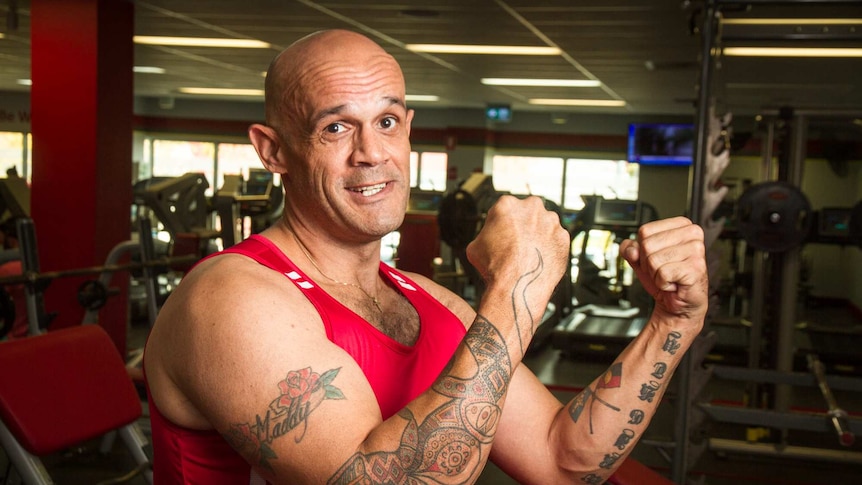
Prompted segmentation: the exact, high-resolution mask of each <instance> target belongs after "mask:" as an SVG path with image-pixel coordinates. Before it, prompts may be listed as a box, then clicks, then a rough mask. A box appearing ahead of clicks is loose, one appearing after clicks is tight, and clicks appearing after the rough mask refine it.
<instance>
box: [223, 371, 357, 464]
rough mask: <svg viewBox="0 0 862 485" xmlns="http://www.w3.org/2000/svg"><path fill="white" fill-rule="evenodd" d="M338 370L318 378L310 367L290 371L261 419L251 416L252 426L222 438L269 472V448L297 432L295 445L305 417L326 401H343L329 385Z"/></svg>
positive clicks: (240, 425)
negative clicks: (280, 439) (292, 432)
mask: <svg viewBox="0 0 862 485" xmlns="http://www.w3.org/2000/svg"><path fill="white" fill-rule="evenodd" d="M340 370H341V368H337V369H331V370H328V371H326V372H324V373H323V374H318V373H316V372H314V371H312V370H311V368H310V367H306V368H305V369H301V370H296V371H290V372H288V373H287V377H286V378H285V379H284V380H281V381H279V382H278V384H277V385H278V390H279V392H280V394H279V396H278V397H277V398H275V399H274V400H273V401H272V402H271V403H270V404H269V408H268V409H267V410H266V412H265V413H263V416H261V415H257V416H255V419H254V422H253V423H237V424H234V425H232V426H231V427H230V430H228V431H227V432H226V433H225V434H224V438H225V440H227V442H228V443H230V445H231V446H233V447H234V448H235V449H236V450H237V451H239V452H240V453H242V454H243V455H246V456H250V457H253V458H254V459H255V461H257V463H259V464H260V465H261V466H263V467H266V468H269V467H270V466H269V461H270V460H272V459H273V458H276V456H275V452H273V451H272V448H271V447H270V444H271V443H272V442H273V441H274V440H275V439H276V438H281V437H282V436H286V435H287V434H288V433H290V432H291V431H293V430H297V429H298V428H301V430H298V431H297V434H296V435H295V436H294V438H293V439H294V441H295V442H296V443H299V442H300V441H302V438H303V437H304V436H305V432H306V430H307V429H308V417H309V415H310V414H311V413H312V412H313V411H314V410H315V409H317V407H318V406H320V404H321V403H323V401H326V400H328V399H344V394H342V392H341V390H340V389H338V388H337V387H335V386H333V385H332V381H333V380H334V379H335V377H336V376H337V375H338V372H339V371H340Z"/></svg>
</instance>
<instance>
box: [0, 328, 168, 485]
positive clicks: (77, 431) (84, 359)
mask: <svg viewBox="0 0 862 485" xmlns="http://www.w3.org/2000/svg"><path fill="white" fill-rule="evenodd" d="M141 415H142V406H141V400H140V397H139V396H138V393H137V391H136V389H135V386H134V384H133V383H132V380H131V378H130V377H129V374H128V373H127V372H126V366H125V363H124V362H123V359H122V357H121V356H120V353H119V352H118V351H117V348H116V347H115V346H114V343H113V341H112V340H111V338H110V337H109V336H108V334H107V333H106V332H105V330H104V329H103V328H102V327H100V326H99V325H79V326H74V327H68V328H63V329H59V330H54V331H49V332H47V333H44V334H42V335H36V336H32V337H27V338H24V339H20V340H13V341H8V342H2V343H0V446H2V447H3V449H4V450H5V451H6V453H7V454H8V455H9V460H10V462H11V463H12V465H13V466H14V467H15V468H16V469H17V471H18V473H19V474H20V475H21V478H22V479H23V481H24V483H25V484H28V485H29V484H51V483H54V482H53V480H52V479H51V477H50V474H49V473H48V471H47V469H46V468H45V466H44V464H43V463H42V460H41V459H40V457H46V456H48V455H50V454H53V453H56V452H59V451H62V450H64V449H67V448H70V447H73V446H75V445H79V444H81V443H83V442H85V441H88V440H90V439H93V438H97V437H100V436H103V435H110V433H112V432H115V431H116V432H117V434H119V436H120V437H121V438H122V440H123V442H124V443H125V445H126V446H127V447H128V448H129V450H130V452H131V455H132V457H133V458H134V460H135V462H136V463H137V470H140V471H141V472H142V473H143V475H144V477H145V478H146V479H147V481H148V482H149V483H152V468H151V466H150V459H149V457H148V455H147V453H146V452H145V447H146V446H147V445H148V441H147V439H146V438H145V437H144V435H143V433H142V432H141V431H140V429H139V428H138V425H137V420H138V418H140V417H141Z"/></svg>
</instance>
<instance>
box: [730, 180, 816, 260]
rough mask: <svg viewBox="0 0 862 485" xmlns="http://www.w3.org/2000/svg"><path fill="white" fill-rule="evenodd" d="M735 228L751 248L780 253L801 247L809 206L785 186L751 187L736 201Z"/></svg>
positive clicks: (808, 225) (765, 184)
mask: <svg viewBox="0 0 862 485" xmlns="http://www.w3.org/2000/svg"><path fill="white" fill-rule="evenodd" d="M737 210H738V218H737V228H738V230H739V234H740V236H741V237H742V238H743V239H745V241H746V242H747V243H748V244H750V245H751V246H752V247H754V248H757V249H760V250H762V251H766V252H770V253H780V252H784V251H787V250H788V249H790V248H794V247H797V246H799V245H800V244H802V243H803V242H804V241H805V240H806V239H807V238H808V236H809V233H810V230H811V226H812V220H813V219H812V214H811V204H810V203H809V202H808V198H807V197H806V196H805V194H803V193H802V191H801V190H799V188H797V187H795V186H794V185H791V184H789V183H787V182H782V181H775V182H762V183H759V184H754V185H752V186H751V187H749V188H748V189H746V190H745V192H743V193H742V196H741V197H740V198H739V202H738V208H737Z"/></svg>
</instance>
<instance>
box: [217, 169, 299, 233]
mask: <svg viewBox="0 0 862 485" xmlns="http://www.w3.org/2000/svg"><path fill="white" fill-rule="evenodd" d="M212 205H213V208H214V209H215V211H216V214H217V215H218V217H219V220H220V221H221V231H220V233H219V236H220V237H221V240H222V246H223V247H224V248H229V247H231V246H233V245H234V244H236V243H237V242H239V241H241V240H242V239H243V233H244V232H245V231H243V230H241V228H242V226H243V225H244V221H245V220H246V218H248V220H249V221H250V227H249V228H248V231H249V232H250V233H252V234H256V233H258V232H260V231H262V230H263V229H265V228H267V227H268V226H270V225H271V224H272V222H273V221H274V220H275V219H276V218H278V217H279V216H280V215H281V211H282V209H283V208H284V191H283V190H282V189H281V188H280V187H276V186H275V185H274V184H273V175H272V173H271V172H268V171H266V170H263V169H251V170H249V178H248V180H244V179H243V178H242V176H241V175H225V178H224V184H223V185H222V186H221V188H220V189H219V190H218V191H217V192H216V193H215V195H214V196H213V198H212Z"/></svg>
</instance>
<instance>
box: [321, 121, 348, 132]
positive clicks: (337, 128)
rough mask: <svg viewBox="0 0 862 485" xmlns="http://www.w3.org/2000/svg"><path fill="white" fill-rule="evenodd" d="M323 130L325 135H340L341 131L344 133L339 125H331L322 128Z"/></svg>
mask: <svg viewBox="0 0 862 485" xmlns="http://www.w3.org/2000/svg"><path fill="white" fill-rule="evenodd" d="M324 130H325V131H326V132H327V133H341V132H342V131H344V127H343V126H341V123H333V124H331V125H328V126H327V127H326V128H324Z"/></svg>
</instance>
